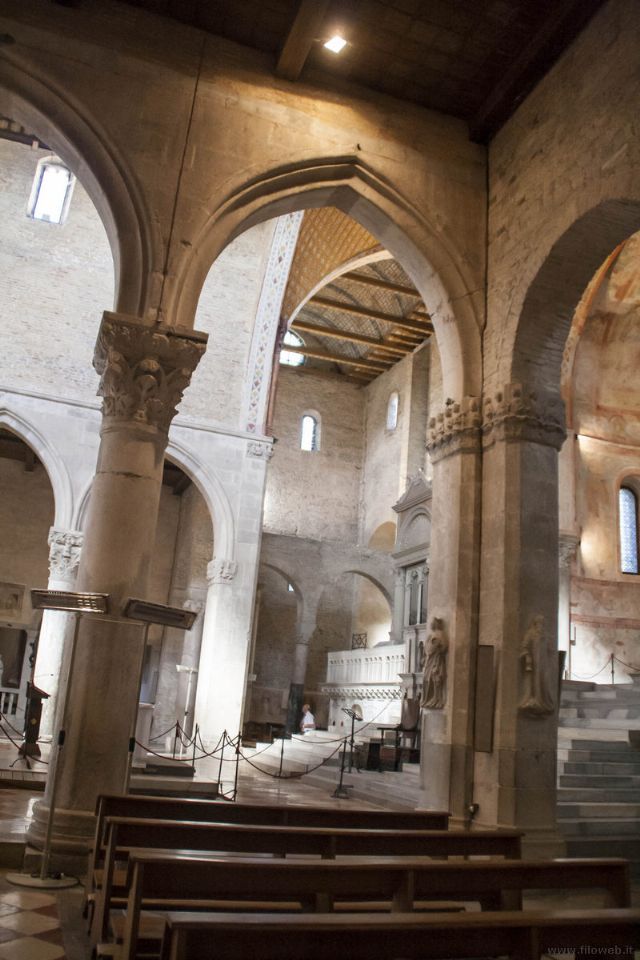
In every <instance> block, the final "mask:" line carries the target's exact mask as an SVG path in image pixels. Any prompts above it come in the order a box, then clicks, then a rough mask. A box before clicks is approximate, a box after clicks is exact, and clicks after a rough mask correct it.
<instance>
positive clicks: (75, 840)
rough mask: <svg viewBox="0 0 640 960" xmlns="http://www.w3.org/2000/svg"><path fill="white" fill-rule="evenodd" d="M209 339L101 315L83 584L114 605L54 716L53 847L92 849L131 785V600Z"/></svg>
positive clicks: (79, 635)
mask: <svg viewBox="0 0 640 960" xmlns="http://www.w3.org/2000/svg"><path fill="white" fill-rule="evenodd" d="M205 343H206V337H205V336H204V335H203V334H199V333H195V332H193V331H188V330H183V329H180V328H175V327H169V326H166V325H164V324H154V323H149V322H146V321H143V320H140V319H138V318H135V317H128V316H123V315H117V314H112V313H105V314H104V317H103V320H102V324H101V327H100V332H99V335H98V341H97V344H96V350H95V356H94V366H95V368H96V370H97V371H98V373H99V374H100V375H101V381H100V388H99V394H100V395H101V396H102V397H103V398H104V403H103V420H102V427H101V439H100V449H99V453H98V463H97V468H96V475H95V478H94V481H93V486H92V489H91V499H90V503H89V511H88V516H87V522H86V525H85V531H84V536H85V539H84V544H83V549H82V557H81V560H80V568H79V571H78V578H77V589H78V590H81V591H93V592H99V593H106V594H108V595H109V610H108V614H107V615H105V616H99V617H98V616H92V615H82V616H81V617H80V618H79V621H78V625H77V629H76V631H75V632H76V640H75V657H74V660H73V670H72V674H71V675H70V677H69V682H68V691H69V693H68V704H67V709H66V717H65V718H63V716H62V714H63V710H62V709H61V708H60V705H59V708H58V711H57V717H56V725H57V726H58V727H59V726H61V725H62V723H63V720H64V725H65V729H66V734H67V736H66V742H65V745H64V749H63V751H62V753H61V756H60V769H59V787H58V797H57V803H56V807H57V809H56V816H55V823H54V850H56V849H58V850H59V851H62V850H66V851H68V852H71V853H80V852H82V851H83V850H85V849H86V847H87V843H88V841H89V839H90V836H91V831H92V824H93V810H94V807H95V800H96V796H97V795H98V794H100V793H118V792H119V791H120V790H121V789H122V785H123V782H124V774H125V768H126V764H127V745H128V739H129V734H130V731H131V727H132V723H133V719H134V716H135V711H136V708H137V700H138V681H139V675H140V666H141V659H142V654H143V627H142V625H141V624H138V623H134V622H132V621H130V620H126V619H124V616H123V613H124V606H125V603H126V600H127V598H128V597H131V596H133V597H141V598H143V599H144V598H145V597H146V595H147V585H148V577H149V570H150V566H151V559H152V552H153V547H154V542H155V529H156V523H157V516H158V507H159V502H160V489H161V484H162V471H163V463H164V451H165V447H166V444H167V435H168V431H169V426H170V423H171V420H172V419H173V416H174V415H175V412H176V405H177V404H178V403H179V402H180V399H181V397H182V393H183V391H184V389H185V388H186V386H187V385H188V383H189V380H190V377H191V374H192V373H193V370H194V369H195V367H196V365H197V363H198V361H199V359H200V357H201V356H202V354H203V352H204V348H205ZM68 647H69V648H70V647H71V645H68ZM69 659H70V649H67V650H66V651H65V661H68V660H69ZM64 672H65V671H64V669H63V674H64ZM61 699H64V698H63V697H62V698H61ZM50 790H51V782H48V784H47V790H46V792H45V797H44V800H43V801H41V802H40V803H39V804H37V805H36V809H35V811H34V820H33V821H32V823H31V826H30V828H29V831H28V837H29V841H30V842H31V843H33V844H34V845H35V846H40V845H41V843H42V839H43V836H44V820H45V818H46V814H47V804H48V800H49V795H50Z"/></svg>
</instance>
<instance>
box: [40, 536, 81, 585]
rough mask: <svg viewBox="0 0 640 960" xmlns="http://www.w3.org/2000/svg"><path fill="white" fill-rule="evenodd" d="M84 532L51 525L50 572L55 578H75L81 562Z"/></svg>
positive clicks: (48, 539) (49, 537)
mask: <svg viewBox="0 0 640 960" xmlns="http://www.w3.org/2000/svg"><path fill="white" fill-rule="evenodd" d="M83 536H84V535H83V534H82V533H80V531H79V530H61V529H60V528H59V527H51V529H50V530H49V536H48V538H47V542H48V544H49V574H50V576H51V577H52V579H55V580H73V579H74V577H75V575H76V573H77V571H78V565H79V563H80V551H81V549H82V540H83Z"/></svg>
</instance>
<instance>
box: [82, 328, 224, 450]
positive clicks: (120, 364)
mask: <svg viewBox="0 0 640 960" xmlns="http://www.w3.org/2000/svg"><path fill="white" fill-rule="evenodd" d="M205 346H206V335H205V334H202V333H197V332H195V331H193V332H192V331H187V330H184V331H183V330H179V329H178V328H176V327H168V326H165V325H164V324H155V325H149V324H146V323H143V322H142V321H140V320H138V319H137V318H135V317H124V316H119V315H117V314H113V313H105V314H104V316H103V319H102V324H101V325H100V331H99V333H98V339H97V343H96V348H95V353H94V358H93V365H94V367H95V369H96V370H97V372H98V373H99V374H100V376H101V379H100V386H99V388H98V395H99V396H101V397H103V398H104V402H103V414H104V417H105V419H106V421H107V422H111V424H114V423H131V422H133V423H137V424H140V425H145V426H149V427H156V428H157V429H158V430H160V431H161V432H162V433H167V432H168V430H169V426H170V425H171V421H172V420H173V417H174V416H175V414H176V409H177V406H178V404H179V403H180V400H181V399H182V395H183V393H184V391H185V389H186V388H187V387H188V385H189V382H190V380H191V375H192V373H193V371H194V370H195V368H196V366H197V365H198V362H199V360H200V358H201V357H202V355H203V353H204V350H205Z"/></svg>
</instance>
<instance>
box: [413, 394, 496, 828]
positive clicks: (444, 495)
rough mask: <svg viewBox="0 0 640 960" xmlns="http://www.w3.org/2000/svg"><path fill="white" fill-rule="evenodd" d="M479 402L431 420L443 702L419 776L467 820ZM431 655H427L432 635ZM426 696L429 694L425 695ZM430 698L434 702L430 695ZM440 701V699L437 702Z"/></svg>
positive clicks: (426, 731)
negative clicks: (442, 663) (442, 646)
mask: <svg viewBox="0 0 640 960" xmlns="http://www.w3.org/2000/svg"><path fill="white" fill-rule="evenodd" d="M480 425H481V412H480V401H479V400H478V399H477V398H475V397H465V398H464V399H463V400H462V401H461V402H460V403H454V402H453V401H451V400H450V401H447V404H446V406H445V409H444V411H443V412H442V413H440V414H439V415H438V416H437V417H432V418H431V420H430V422H429V432H428V440H427V449H428V451H429V455H430V457H431V461H432V464H433V508H432V510H433V512H432V528H431V554H430V563H429V611H428V619H429V624H427V638H428V637H429V634H430V633H431V632H432V631H431V629H430V624H431V623H433V620H434V618H438V620H439V621H441V627H440V628H439V629H441V630H442V635H443V639H444V642H445V643H446V645H447V651H446V653H445V654H444V670H445V674H446V677H445V683H444V703H443V705H442V706H423V712H422V740H421V761H420V763H421V776H422V785H423V801H424V805H425V806H427V807H430V808H432V809H434V808H435V809H440V810H445V809H448V810H450V811H451V813H452V816H453V821H454V823H456V824H458V825H460V824H462V823H463V822H464V821H465V820H466V818H467V810H468V807H469V804H470V802H471V798H472V794H473V722H474V693H475V657H476V644H477V631H478V579H479V550H480V494H481V462H480V460H481V458H480ZM426 646H427V650H426V651H425V652H426V654H427V656H428V655H429V649H428V640H427V644H426ZM423 699H425V698H424V692H423ZM426 702H428V703H433V702H434V699H433V698H431V697H428V698H427V701H426ZM436 702H437V701H436Z"/></svg>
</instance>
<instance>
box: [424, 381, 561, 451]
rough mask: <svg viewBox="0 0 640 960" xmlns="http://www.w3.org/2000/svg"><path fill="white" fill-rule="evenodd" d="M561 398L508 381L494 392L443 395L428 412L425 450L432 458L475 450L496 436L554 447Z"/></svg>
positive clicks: (557, 446)
mask: <svg viewBox="0 0 640 960" xmlns="http://www.w3.org/2000/svg"><path fill="white" fill-rule="evenodd" d="M565 437H566V431H565V426H564V404H563V402H562V400H561V399H560V397H556V396H551V395H541V394H539V393H537V392H536V391H534V390H527V389H526V388H525V387H523V385H522V384H521V383H518V382H514V383H508V384H506V386H505V387H503V388H502V389H501V390H498V391H496V393H495V394H494V395H493V396H489V397H484V398H483V400H482V401H481V400H480V398H479V397H464V398H463V399H462V400H461V401H456V400H447V401H446V404H445V408H444V410H443V411H442V412H441V413H439V414H437V416H435V417H431V419H430V420H429V429H428V434H427V450H428V451H429V454H430V456H431V459H432V461H433V462H434V463H435V462H437V461H438V460H442V459H444V458H445V457H449V456H452V455H453V454H455V453H479V452H480V449H481V447H482V448H484V449H488V448H489V447H491V446H493V444H494V443H497V442H505V441H506V442H514V441H518V442H523V441H525V442H530V443H540V444H543V445H545V446H551V447H555V449H556V450H559V449H560V447H561V446H562V444H563V443H564V440H565Z"/></svg>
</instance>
